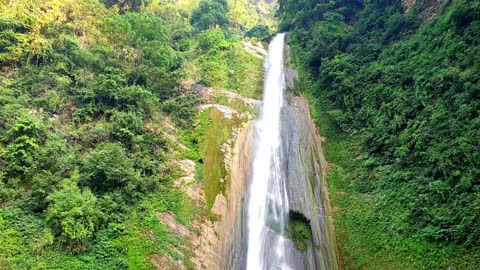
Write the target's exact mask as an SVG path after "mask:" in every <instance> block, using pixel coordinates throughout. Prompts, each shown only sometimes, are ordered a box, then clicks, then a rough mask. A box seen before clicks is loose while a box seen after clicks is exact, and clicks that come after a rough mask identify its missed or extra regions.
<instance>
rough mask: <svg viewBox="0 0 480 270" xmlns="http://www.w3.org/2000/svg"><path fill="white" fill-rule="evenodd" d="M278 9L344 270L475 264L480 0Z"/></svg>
mask: <svg viewBox="0 0 480 270" xmlns="http://www.w3.org/2000/svg"><path fill="white" fill-rule="evenodd" d="M279 2H280V8H279V10H278V16H279V17H280V19H281V22H280V31H288V32H289V38H290V40H289V43H290V45H291V46H292V50H293V53H292V54H293V55H294V57H295V63H296V64H297V66H298V68H299V69H300V73H301V75H300V77H301V78H300V80H301V82H300V83H299V87H298V88H299V89H296V91H299V92H303V93H304V94H305V95H307V96H309V98H310V100H311V102H312V104H315V105H313V106H314V109H316V110H317V116H316V117H317V122H318V123H319V128H320V132H321V133H323V134H324V135H326V137H327V143H326V147H327V159H330V161H332V162H333V163H334V164H335V165H334V168H333V169H331V170H330V174H331V178H330V180H329V181H330V186H331V189H332V191H333V194H334V195H333V197H334V198H333V205H334V206H336V207H338V208H339V209H341V210H339V211H338V212H337V213H336V223H337V237H338V239H339V243H340V245H341V246H342V247H341V249H342V255H343V257H344V261H345V262H344V263H345V265H346V268H349V269H350V268H352V269H404V268H405V267H406V268H408V269H410V268H412V269H447V268H448V269H475V268H476V267H478V265H479V262H480V261H479V260H480V258H479V255H478V254H479V252H478V251H479V247H480V246H479V243H480V151H479V150H480V116H479V112H480V99H479V97H480V96H479V94H480V80H479V79H480V73H479V71H480V65H479V63H480V58H479V57H480V2H479V1H475V0H458V1H456V0H454V1H426V0H417V1H413V5H411V6H406V5H407V4H411V3H412V2H411V1H409V2H408V3H407V1H397V0H386V1H383V0H372V1H365V2H364V1H342V0H339V1H314V0H303V1H293V0H281V1H279Z"/></svg>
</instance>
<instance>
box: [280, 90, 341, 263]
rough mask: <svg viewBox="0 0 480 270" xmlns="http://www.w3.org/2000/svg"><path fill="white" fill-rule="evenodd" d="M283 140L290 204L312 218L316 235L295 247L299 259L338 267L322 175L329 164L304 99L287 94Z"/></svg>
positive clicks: (294, 210)
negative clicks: (302, 247)
mask: <svg viewBox="0 0 480 270" xmlns="http://www.w3.org/2000/svg"><path fill="white" fill-rule="evenodd" d="M282 140H283V144H282V145H283V147H284V148H283V157H284V158H283V160H284V166H285V168H286V175H285V177H286V179H287V180H286V185H287V193H288V200H289V207H290V209H291V211H293V212H296V213H300V214H302V215H303V216H305V218H306V219H308V220H309V221H310V226H311V228H312V236H313V239H312V245H311V246H310V247H309V248H308V249H307V250H306V251H304V252H300V251H298V250H296V251H292V252H297V253H300V254H297V255H296V256H297V260H298V259H299V258H301V261H297V262H296V263H297V264H300V263H301V264H303V265H305V266H308V267H307V268H308V269H336V268H338V266H337V259H336V255H335V241H334V235H333V232H332V231H331V230H330V228H331V226H330V225H329V222H330V221H331V220H329V219H328V218H327V212H326V209H328V207H329V205H328V195H327V192H326V185H325V184H324V182H323V181H324V179H323V178H322V170H323V169H324V168H323V167H324V166H326V164H325V161H324V158H323V153H322V148H321V147H322V146H321V138H320V136H319V135H318V134H317V131H316V127H315V125H314V123H313V120H312V119H311V116H310V111H309V108H308V103H307V101H306V100H305V99H303V98H300V97H289V98H288V105H287V106H285V107H284V108H283V110H282Z"/></svg>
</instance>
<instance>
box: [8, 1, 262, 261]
mask: <svg viewBox="0 0 480 270" xmlns="http://www.w3.org/2000/svg"><path fill="white" fill-rule="evenodd" d="M231 2H232V1H226V0H222V1H210V0H208V1H203V0H202V1H195V0H181V1H176V0H152V1H140V0H121V1H112V0H105V1H99V0H79V1H78V0H67V1H63V0H47V1H44V0H33V1H31V0H1V1H0V68H1V74H0V242H1V243H2V244H1V245H0V254H1V255H0V268H1V269H151V268H152V264H151V262H150V261H149V259H148V256H150V255H151V254H154V253H158V254H164V253H167V254H170V255H171V256H173V257H175V256H176V257H178V254H177V251H176V250H175V247H178V246H179V242H181V241H182V239H180V238H179V237H178V236H177V235H175V234H173V233H172V232H169V231H168V230H167V229H166V227H165V226H163V225H162V224H161V223H159V222H158V221H156V220H157V219H158V218H157V217H156V216H155V213H156V212H162V211H172V212H174V213H175V214H176V215H177V219H178V220H179V221H180V222H181V223H182V224H188V223H189V222H190V221H191V220H192V219H193V217H194V215H196V214H198V211H201V210H199V209H197V208H195V207H194V206H193V205H192V202H191V201H190V200H188V199H187V198H186V195H185V194H184V193H182V192H181V191H179V190H177V189H174V188H172V182H173V180H174V179H176V178H178V177H179V176H180V175H181V170H180V168H178V167H179V165H178V164H176V163H175V162H173V160H176V159H178V158H179V156H180V157H182V156H184V155H185V151H183V150H182V149H179V148H178V140H181V139H182V134H184V133H187V134H188V133H191V132H192V129H193V126H194V122H195V119H194V118H195V117H196V116H197V113H198V109H197V106H198V105H200V104H201V103H202V100H201V99H200V98H199V97H198V95H195V94H192V92H189V91H186V90H184V89H183V88H182V87H181V83H182V81H189V80H190V81H194V82H199V83H201V84H203V85H206V86H215V87H220V88H231V89H237V88H242V89H244V91H250V92H251V93H257V92H256V91H257V88H258V87H257V84H256V82H253V83H252V80H250V79H249V78H248V75H249V74H250V73H251V72H253V71H257V69H258V67H261V65H259V64H257V62H256V61H255V60H253V59H252V58H253V57H251V56H250V55H248V54H247V53H246V52H245V51H244V50H243V49H241V46H240V41H241V40H242V39H244V37H246V36H247V35H248V36H249V37H250V38H253V39H255V38H257V37H258V38H259V39H261V38H264V37H265V35H269V31H270V30H269V29H270V28H269V26H268V25H271V21H270V17H268V16H265V14H261V13H260V12H259V10H260V11H264V12H266V10H269V8H270V6H268V5H267V4H265V3H263V2H262V3H257V4H258V5H257V4H255V1H254V2H252V3H253V4H251V3H250V2H248V1H235V4H234V5H233V4H232V3H231ZM256 2H258V1H256ZM240 86H241V87H240ZM192 148H195V146H192ZM147 229H148V230H149V231H151V232H152V233H154V235H155V237H156V238H157V240H158V241H151V240H149V238H148V236H147V235H146V234H145V231H147ZM189 256H191V255H188V254H187V255H186V257H187V258H186V259H185V260H186V264H187V266H189V267H190V268H192V267H193V266H192V264H191V262H190V261H189V259H188V257H189Z"/></svg>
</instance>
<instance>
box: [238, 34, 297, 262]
mask: <svg viewBox="0 0 480 270" xmlns="http://www.w3.org/2000/svg"><path fill="white" fill-rule="evenodd" d="M284 40H285V34H279V35H277V36H276V37H275V38H274V39H273V40H272V42H271V43H270V45H269V50H268V57H267V59H266V60H265V70H266V78H265V84H264V90H263V103H262V107H261V111H260V118H259V120H258V122H257V124H256V134H255V136H256V137H255V150H254V155H253V163H252V170H251V178H250V184H249V189H248V201H247V203H248V204H247V233H248V236H247V245H248V247H247V249H248V250H247V261H246V268H247V270H261V269H290V267H289V266H288V260H287V256H288V254H287V252H286V251H287V250H288V248H287V241H288V240H287V239H286V238H285V237H284V235H285V227H286V226H285V223H286V222H287V219H288V209H289V207H288V198H287V191H286V184H285V172H284V169H283V167H284V166H282V164H281V163H282V156H281V153H282V151H281V142H282V139H281V109H282V107H283V106H284V103H285V97H284V96H285V93H284V91H285V74H284V65H283V57H284V56H283V50H284Z"/></svg>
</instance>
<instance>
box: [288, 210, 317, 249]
mask: <svg viewBox="0 0 480 270" xmlns="http://www.w3.org/2000/svg"><path fill="white" fill-rule="evenodd" d="M287 235H288V237H289V238H290V239H291V240H292V241H293V243H294V244H295V246H296V247H297V248H298V249H299V250H306V249H307V248H308V247H309V246H310V244H311V243H312V239H313V236H312V228H311V227H310V222H309V221H308V220H307V219H306V218H305V217H303V215H302V216H301V215H298V214H295V215H291V217H290V220H289V222H288V226H287Z"/></svg>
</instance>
